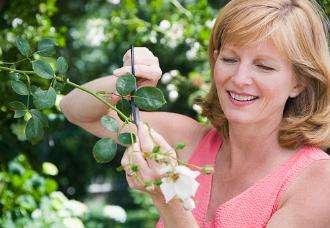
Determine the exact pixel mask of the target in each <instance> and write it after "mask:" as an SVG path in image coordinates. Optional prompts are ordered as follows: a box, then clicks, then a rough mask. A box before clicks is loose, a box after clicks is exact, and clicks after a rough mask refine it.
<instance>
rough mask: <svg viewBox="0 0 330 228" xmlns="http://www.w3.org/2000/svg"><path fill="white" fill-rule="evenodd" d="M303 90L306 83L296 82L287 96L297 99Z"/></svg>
mask: <svg viewBox="0 0 330 228" xmlns="http://www.w3.org/2000/svg"><path fill="white" fill-rule="evenodd" d="M305 88H306V83H303V82H297V83H296V85H295V86H294V87H293V88H292V90H291V92H290V94H289V96H290V98H294V97H297V96H298V95H299V94H300V93H301V92H302V91H303V90H304V89H305Z"/></svg>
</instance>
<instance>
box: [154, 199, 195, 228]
mask: <svg viewBox="0 0 330 228" xmlns="http://www.w3.org/2000/svg"><path fill="white" fill-rule="evenodd" d="M153 202H154V204H155V206H156V207H157V209H158V211H159V213H160V216H161V218H162V220H163V221H164V224H165V227H166V228H198V227H199V226H198V224H197V222H196V219H195V218H194V216H193V214H192V213H191V211H187V210H185V209H184V207H183V205H182V203H181V202H180V200H178V199H172V200H171V201H170V202H169V203H167V204H166V203H165V201H164V200H160V199H155V198H153Z"/></svg>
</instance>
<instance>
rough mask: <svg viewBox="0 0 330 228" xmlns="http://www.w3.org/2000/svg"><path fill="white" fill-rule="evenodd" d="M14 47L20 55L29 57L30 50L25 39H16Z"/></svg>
mask: <svg viewBox="0 0 330 228" xmlns="http://www.w3.org/2000/svg"><path fill="white" fill-rule="evenodd" d="M16 46H17V48H18V50H19V51H20V52H21V54H22V55H24V56H28V55H29V53H30V49H31V48H30V45H29V42H28V41H27V40H26V39H24V38H22V37H19V38H17V40H16Z"/></svg>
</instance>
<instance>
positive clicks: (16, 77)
mask: <svg viewBox="0 0 330 228" xmlns="http://www.w3.org/2000/svg"><path fill="white" fill-rule="evenodd" d="M9 78H10V80H13V81H19V80H20V78H21V76H20V74H19V73H17V72H11V73H9Z"/></svg>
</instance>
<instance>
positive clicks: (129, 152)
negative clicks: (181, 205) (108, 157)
mask: <svg viewBox="0 0 330 228" xmlns="http://www.w3.org/2000/svg"><path fill="white" fill-rule="evenodd" d="M157 147H159V150H158V151H159V153H152V152H153V151H154V150H155V149H156V148H157ZM176 158H177V156H176V152H175V150H174V149H173V148H172V147H171V146H170V145H169V144H168V143H167V141H166V140H165V139H164V138H163V137H162V136H161V135H160V134H158V133H157V132H156V131H155V130H153V129H152V128H150V127H149V126H147V125H146V124H145V123H142V122H141V123H140V125H139V129H138V137H137V139H136V143H134V144H133V145H131V146H130V147H128V148H127V149H126V151H125V153H124V155H123V158H122V160H121V165H122V167H123V168H124V170H125V172H126V179H127V182H128V185H129V187H130V188H134V189H138V190H141V191H144V192H147V193H149V194H150V195H151V196H152V198H153V199H157V200H160V201H163V198H164V197H163V195H162V193H161V191H160V189H159V188H158V187H157V186H155V184H154V182H155V180H159V179H160V178H161V172H160V171H161V168H162V167H164V165H165V164H166V163H163V162H164V160H165V161H166V160H167V161H169V162H170V163H171V164H172V165H176V164H177V160H176Z"/></svg>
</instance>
